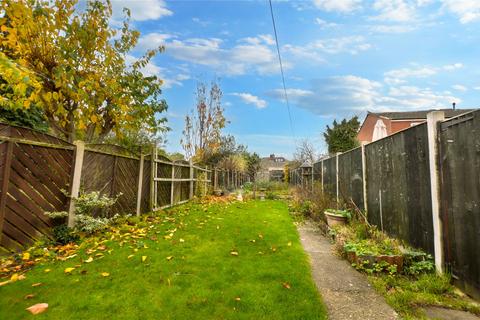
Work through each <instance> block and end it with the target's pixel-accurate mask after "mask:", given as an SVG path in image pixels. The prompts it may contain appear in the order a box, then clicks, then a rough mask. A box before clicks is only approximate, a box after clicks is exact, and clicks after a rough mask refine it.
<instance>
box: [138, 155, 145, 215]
mask: <svg viewBox="0 0 480 320" xmlns="http://www.w3.org/2000/svg"><path fill="white" fill-rule="evenodd" d="M144 159H145V156H144V155H143V154H141V155H140V163H139V167H140V168H139V169H138V189H137V217H138V216H140V210H141V205H142V188H143V162H144Z"/></svg>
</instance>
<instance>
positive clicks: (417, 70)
mask: <svg viewBox="0 0 480 320" xmlns="http://www.w3.org/2000/svg"><path fill="white" fill-rule="evenodd" d="M461 68H463V64H462V63H459V62H457V63H454V64H448V65H444V66H441V67H432V66H414V67H411V68H401V69H395V70H390V71H387V72H385V73H384V76H385V78H384V80H385V82H386V83H388V84H401V83H405V80H404V79H407V78H427V77H431V76H433V75H436V74H438V73H439V72H440V71H442V70H443V71H455V70H458V69H461Z"/></svg>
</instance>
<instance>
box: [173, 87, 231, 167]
mask: <svg viewBox="0 0 480 320" xmlns="http://www.w3.org/2000/svg"><path fill="white" fill-rule="evenodd" d="M223 112H224V109H223V107H222V90H221V89H220V86H219V84H218V83H217V82H215V81H214V82H212V84H211V86H210V89H207V86H206V85H205V83H203V82H200V83H198V85H197V92H196V109H195V111H193V110H192V112H191V114H189V115H187V116H186V117H185V128H184V130H183V138H182V140H181V144H182V146H183V149H184V150H185V155H186V157H187V159H191V158H193V159H195V160H196V161H199V162H206V160H207V159H208V158H209V157H210V156H211V155H213V154H215V153H216V152H217V151H218V149H219V148H220V142H221V136H222V129H223V128H224V127H225V124H226V120H225V116H224V114H223Z"/></svg>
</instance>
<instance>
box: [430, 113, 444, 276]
mask: <svg viewBox="0 0 480 320" xmlns="http://www.w3.org/2000/svg"><path fill="white" fill-rule="evenodd" d="M443 120H445V113H444V112H443V111H432V112H429V113H428V114H427V133H428V162H429V165H430V193H431V199H432V220H433V245H434V252H435V266H436V268H437V271H438V272H440V273H443V271H444V268H443V264H444V254H443V241H442V238H443V232H442V231H443V229H442V220H441V216H440V201H441V199H440V179H439V176H440V170H439V165H438V159H439V152H438V150H439V140H438V123H439V122H441V121H443Z"/></svg>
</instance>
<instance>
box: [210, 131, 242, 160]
mask: <svg viewBox="0 0 480 320" xmlns="http://www.w3.org/2000/svg"><path fill="white" fill-rule="evenodd" d="M246 151H247V147H246V146H244V145H243V144H238V143H237V141H236V140H235V137H234V136H232V135H226V136H221V137H220V146H219V147H218V149H217V150H216V151H215V152H213V153H210V154H209V155H208V156H207V157H206V158H205V163H206V164H208V165H209V166H215V165H216V164H218V163H219V162H220V161H221V160H222V159H224V158H227V157H229V156H231V155H234V154H243V153H245V152H246Z"/></svg>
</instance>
